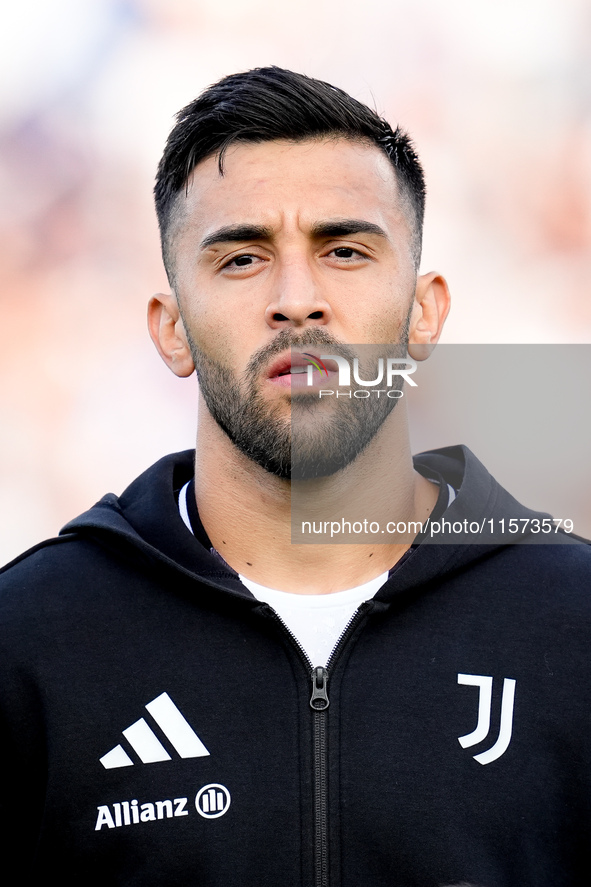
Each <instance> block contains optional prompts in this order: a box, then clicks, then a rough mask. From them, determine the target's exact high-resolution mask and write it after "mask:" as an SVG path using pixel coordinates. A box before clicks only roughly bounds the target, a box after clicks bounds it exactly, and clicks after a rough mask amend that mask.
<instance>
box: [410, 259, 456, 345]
mask: <svg viewBox="0 0 591 887" xmlns="http://www.w3.org/2000/svg"><path fill="white" fill-rule="evenodd" d="M449 305H450V296H449V289H448V287H447V283H446V281H445V278H443V277H442V276H441V274H437V272H436V271H431V272H430V273H429V274H421V275H420V277H418V278H417V285H416V289H415V298H414V304H413V308H412V311H411V315H410V327H409V331H408V353H409V355H410V356H411V357H412V358H413V360H426V359H427V358H428V357H429V355H430V354H431V352H432V351H433V349H434V348H435V345H436V344H437V342H438V341H439V337H440V335H441V331H442V329H443V324H444V323H445V318H446V317H447V315H448V313H449Z"/></svg>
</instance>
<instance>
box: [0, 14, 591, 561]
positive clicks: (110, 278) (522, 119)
mask: <svg viewBox="0 0 591 887" xmlns="http://www.w3.org/2000/svg"><path fill="white" fill-rule="evenodd" d="M2 19H3V21H2V33H1V35H0V47H1V51H0V93H1V100H0V184H1V186H2V200H1V201H0V235H1V236H0V271H1V275H2V287H1V291H0V299H1V314H0V316H1V323H0V336H1V339H0V345H1V347H0V385H1V387H0V423H1V425H0V563H3V562H5V561H7V560H8V559H10V558H11V557H13V556H15V555H16V554H17V553H18V552H19V551H20V550H22V549H23V548H25V547H27V546H29V545H32V544H33V543H35V542H37V541H38V540H40V539H41V538H43V537H46V536H51V535H54V534H55V533H56V532H57V531H58V530H59V528H60V527H61V526H62V524H63V523H65V522H66V521H67V520H68V519H70V518H71V517H72V516H73V515H75V514H76V513H79V512H80V511H83V510H85V509H86V508H88V507H89V506H90V505H92V504H93V502H94V501H95V500H96V499H98V498H99V497H100V496H101V495H102V494H103V493H105V492H107V491H113V492H117V493H119V492H121V491H122V489H123V488H124V487H125V486H126V485H127V484H128V483H129V482H130V480H131V479H132V478H133V477H134V476H136V475H137V474H138V473H139V472H140V471H141V470H143V469H144V468H145V467H147V466H148V465H149V464H150V463H151V462H153V461H155V460H156V459H157V458H159V457H160V456H162V455H164V454H165V453H167V452H170V451H173V450H176V449H185V448H187V447H191V446H193V443H194V434H195V409H196V383H195V380H194V379H190V380H178V379H176V378H175V377H173V376H172V375H171V374H169V371H168V370H167V369H166V367H165V366H164V364H162V363H161V362H160V359H159V358H158V356H157V354H156V352H155V350H154V349H153V346H152V344H151V342H150V341H149V339H148V336H147V332H146V324H145V306H146V302H147V299H148V298H149V296H150V295H151V294H152V293H153V292H156V291H158V290H160V289H163V288H166V286H167V283H166V278H165V274H164V270H163V267H162V264H161V260H160V254H159V246H158V237H157V229H156V222H155V217H154V212H153V209H152V199H151V189H152V185H153V178H154V171H155V168H156V165H157V162H158V159H159V156H160V153H161V151H162V148H163V145H164V141H165V139H166V136H167V134H168V132H169V130H170V128H171V125H172V122H173V115H174V113H175V112H176V111H177V110H179V109H180V108H181V107H182V106H183V105H185V104H186V103H187V102H189V101H190V100H191V99H193V98H194V97H195V96H196V95H197V94H198V93H199V92H200V91H201V90H202V89H203V88H204V87H206V86H207V85H209V84H210V83H212V82H214V81H215V80H217V79H218V78H220V77H222V76H224V75H225V74H229V73H232V72H235V71H239V70H244V69H248V68H252V67H256V66H261V65H267V64H278V65H281V66H284V67H289V68H293V69H295V70H298V71H302V72H303V73H306V74H309V75H311V76H314V77H319V78H321V79H325V80H329V81H330V82H333V83H334V84H336V85H338V86H340V87H342V88H344V89H346V90H347V91H348V92H350V93H351V94H352V95H353V96H355V97H356V98H359V99H360V100H362V101H365V102H366V103H368V104H370V105H372V106H373V107H375V108H376V109H377V110H378V111H379V112H380V113H381V114H384V115H385V116H386V117H387V118H388V119H389V120H390V122H391V123H392V124H396V123H401V124H402V125H403V126H404V127H405V128H407V129H408V130H409V131H410V132H411V134H412V136H413V137H414V139H415V141H416V143H417V146H418V149H419V152H420V154H421V157H422V159H423V162H424V166H425V169H426V174H427V181H428V188H429V194H428V204H427V218H426V230H425V251H424V261H423V270H424V271H426V270H431V269H433V268H437V269H438V270H439V271H441V272H442V273H444V274H445V275H446V277H447V278H448V281H449V283H450V287H451V291H452V295H453V298H454V307H453V311H452V314H451V316H450V318H449V320H448V324H447V330H446V333H445V338H444V341H446V342H448V343H520V342H524V343H565V344H568V343H589V342H591V299H590V298H589V295H590V284H591V253H590V250H589V246H590V241H591V212H590V208H591V71H590V67H591V62H590V60H591V8H590V7H589V4H588V3H587V2H586V0H494V2H493V0H364V2H363V3H359V2H358V0H356V2H353V0H339V2H338V3H337V2H334V0H299V2H297V3H285V2H281V0H19V2H18V3H12V4H5V7H4V9H3V16H2ZM581 409H582V410H588V409H589V404H588V401H587V402H583V403H581ZM451 442H456V441H452V440H449V439H447V435H444V436H443V438H442V439H441V440H438V439H434V440H433V441H432V443H431V445H432V446H437V445H440V444H447V443H451ZM559 461H560V463H561V464H563V466H564V470H565V471H567V474H566V475H561V476H560V478H559V486H560V487H561V489H563V490H564V488H565V485H566V487H567V488H568V489H572V490H573V496H576V497H578V498H577V502H578V506H579V511H580V514H582V515H583V518H584V519H585V516H589V513H590V511H591V507H590V506H589V501H590V497H591V481H590V480H589V469H588V468H587V466H586V464H585V465H581V464H580V463H579V464H576V463H575V461H574V460H572V459H570V458H569V453H568V451H567V452H565V453H564V454H563V458H561V459H560V460H559ZM568 472H571V473H568ZM500 479H501V480H504V478H500ZM507 485H509V484H507ZM513 491H514V490H513ZM514 492H515V491H514ZM536 504H537V503H536ZM546 507H547V508H548V509H549V510H552V503H551V502H549V503H548V504H547V505H546ZM561 516H562V517H570V516H571V515H568V514H562V515H561ZM589 527H591V520H589ZM582 530H583V527H580V528H579V531H582ZM587 533H591V529H587Z"/></svg>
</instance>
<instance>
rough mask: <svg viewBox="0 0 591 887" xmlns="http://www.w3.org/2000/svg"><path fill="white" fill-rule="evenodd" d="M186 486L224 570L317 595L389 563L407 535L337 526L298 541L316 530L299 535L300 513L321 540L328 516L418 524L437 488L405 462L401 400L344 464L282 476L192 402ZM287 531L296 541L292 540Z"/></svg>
mask: <svg viewBox="0 0 591 887" xmlns="http://www.w3.org/2000/svg"><path fill="white" fill-rule="evenodd" d="M195 494H196V499H197V507H198V509H199V516H200V518H201V521H202V523H203V526H204V528H205V530H206V532H207V535H208V536H209V538H210V540H211V543H212V545H213V546H214V547H215V548H216V549H217V551H219V553H220V554H221V555H222V556H223V558H224V559H225V560H226V561H227V563H228V564H229V565H230V566H231V567H232V568H233V569H234V570H236V571H237V572H238V573H241V574H243V575H244V576H246V577H247V578H249V579H252V580H253V581H255V582H258V583H260V584H261V585H266V586H268V587H270V588H280V589H281V590H283V591H290V592H296V593H301V594H327V593H330V592H333V591H340V590H343V589H346V588H352V587H354V586H355V585H360V584H361V583H363V582H368V581H369V580H370V579H373V578H375V577H376V576H379V575H380V574H381V573H383V572H384V571H386V570H388V569H390V568H391V567H392V566H393V565H394V564H395V563H396V562H397V561H398V560H399V559H400V558H401V557H402V555H403V554H404V553H405V551H407V550H408V548H409V547H410V545H411V543H412V539H413V537H414V535H416V533H414V532H412V533H411V534H410V535H408V534H403V535H398V536H394V537H391V538H392V541H388V542H387V543H384V542H383V541H382V539H383V535H382V534H381V531H380V536H382V538H381V539H380V544H376V542H375V539H376V536H375V533H374V534H373V536H372V535H371V534H369V533H366V534H363V535H361V536H359V535H350V536H347V535H345V536H343V535H342V534H341V532H340V531H339V539H340V540H342V539H344V538H345V539H347V543H346V544H342V542H341V543H340V544H339V542H337V541H333V542H332V543H331V542H330V541H329V542H324V543H323V544H305V540H306V539H307V540H309V542H312V541H314V542H317V541H318V538H319V537H318V535H309V534H308V535H307V536H306V535H305V532H306V531H305V530H304V534H302V533H301V529H302V523H303V522H308V523H309V524H310V526H312V525H313V526H314V527H315V528H317V527H318V526H319V524H321V525H324V526H326V529H327V533H326V535H324V536H323V537H321V538H323V539H324V540H327V539H328V540H330V538H331V532H334V527H333V530H331V529H330V523H331V521H341V519H342V520H344V521H346V522H349V523H351V524H352V523H354V522H355V521H361V523H362V522H363V520H364V519H365V520H366V526H367V525H368V524H369V523H373V524H374V526H375V524H379V526H380V527H385V526H386V525H387V523H388V522H389V521H390V522H391V521H394V522H396V524H398V525H400V524H401V523H404V524H405V525H408V524H409V523H411V524H412V523H414V522H420V523H421V524H422V523H424V522H425V521H426V520H427V518H428V516H429V514H430V513H431V511H432V509H433V507H434V505H435V502H436V501H437V488H436V487H435V486H434V485H433V484H431V483H429V482H428V481H426V480H425V479H424V478H423V477H422V476H421V475H419V474H418V473H417V472H415V471H414V469H413V465H412V458H411V453H410V444H409V438H408V425H407V421H406V411H405V409H404V408H403V406H402V403H399V404H397V406H396V409H395V410H394V411H393V412H392V413H391V414H390V416H389V417H388V418H387V420H386V421H385V422H384V424H383V426H382V428H381V429H380V432H379V433H378V434H377V435H376V436H375V438H374V439H373V441H372V442H371V443H370V445H369V446H368V447H366V449H365V450H364V451H363V453H361V454H360V455H359V456H358V457H357V458H356V459H355V460H354V461H353V462H352V463H351V464H350V465H348V466H347V467H346V468H344V469H343V470H341V471H339V472H337V473H336V474H335V475H332V476H331V477H327V478H320V479H317V480H310V481H294V482H293V483H291V482H290V481H288V480H283V479H281V478H277V477H275V476H274V475H271V474H269V472H267V471H265V470H264V469H263V468H261V467H260V466H258V465H256V464H255V463H254V462H252V460H250V459H249V458H248V457H246V456H244V455H243V454H242V453H241V452H239V451H238V450H237V449H236V447H235V446H234V444H232V443H231V441H230V440H229V438H228V437H227V435H226V434H225V433H224V432H223V431H222V430H221V429H220V428H219V426H218V425H217V423H215V422H214V420H213V419H212V418H211V415H210V414H209V412H208V410H207V407H206V406H205V404H204V403H203V401H201V402H200V405H199V422H198V432H197V448H196V460H195ZM306 526H307V524H306ZM292 528H293V530H295V531H297V532H292ZM345 528H346V525H345ZM296 538H297V539H301V540H302V543H300V544H294V541H292V540H295V539H296ZM332 538H333V540H334V539H335V536H334V535H333V537H332ZM389 538H390V537H389ZM359 539H363V540H364V541H363V542H360V541H358V540H359ZM349 540H353V541H349Z"/></svg>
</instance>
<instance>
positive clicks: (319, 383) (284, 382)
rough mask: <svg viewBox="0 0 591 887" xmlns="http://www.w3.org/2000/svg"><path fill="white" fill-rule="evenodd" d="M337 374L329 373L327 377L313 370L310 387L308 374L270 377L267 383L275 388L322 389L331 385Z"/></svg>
mask: <svg viewBox="0 0 591 887" xmlns="http://www.w3.org/2000/svg"><path fill="white" fill-rule="evenodd" d="M336 376H337V373H333V372H330V370H329V373H328V376H327V375H326V373H325V372H319V371H318V370H314V371H313V373H312V385H308V373H307V372H305V373H286V374H285V375H284V376H272V377H271V378H270V379H269V382H270V383H271V384H272V385H274V386H275V387H276V388H290V389H292V388H300V389H308V390H310V389H314V388H322V387H324V386H326V385H330V384H332V381H333V379H334V378H336Z"/></svg>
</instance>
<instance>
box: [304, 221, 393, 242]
mask: <svg viewBox="0 0 591 887" xmlns="http://www.w3.org/2000/svg"><path fill="white" fill-rule="evenodd" d="M349 234H377V235H378V237H386V238H387V237H388V235H387V234H386V232H385V231H384V229H383V228H380V226H379V225H376V224H374V223H373V222H367V221H366V220H365V219H330V220H329V221H326V222H318V223H317V224H316V225H314V226H313V228H312V236H313V237H348V235H349Z"/></svg>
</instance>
